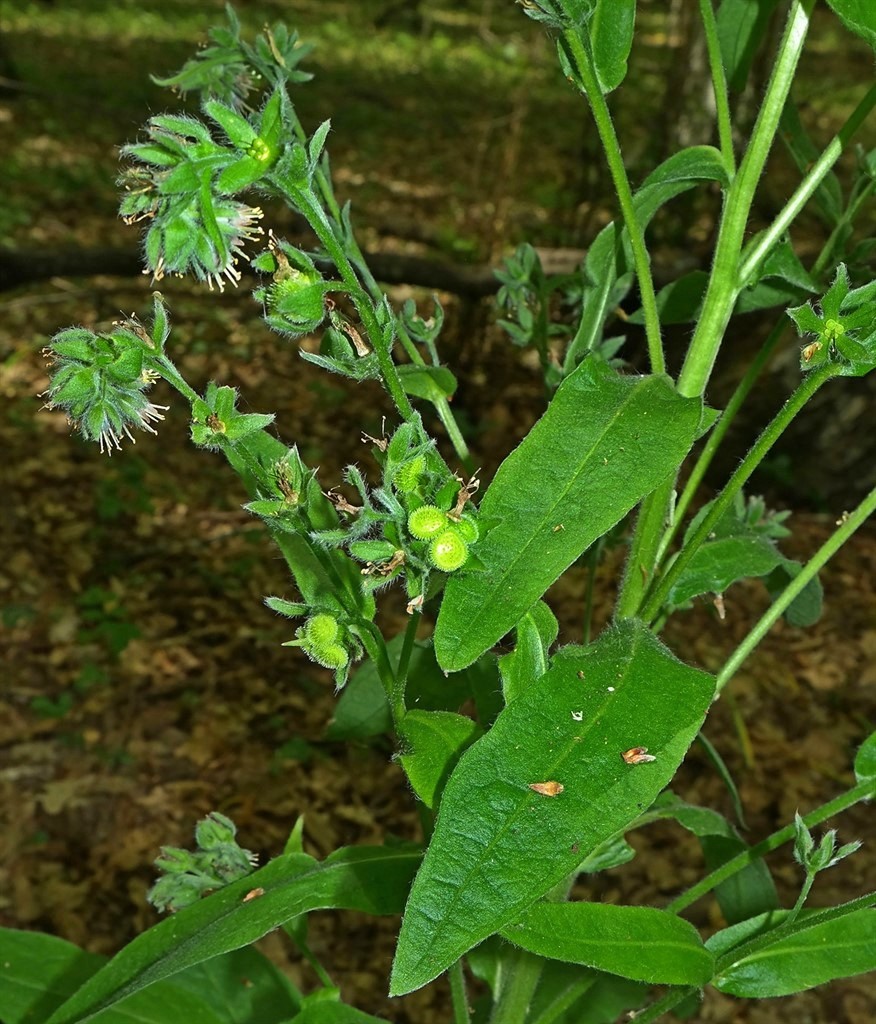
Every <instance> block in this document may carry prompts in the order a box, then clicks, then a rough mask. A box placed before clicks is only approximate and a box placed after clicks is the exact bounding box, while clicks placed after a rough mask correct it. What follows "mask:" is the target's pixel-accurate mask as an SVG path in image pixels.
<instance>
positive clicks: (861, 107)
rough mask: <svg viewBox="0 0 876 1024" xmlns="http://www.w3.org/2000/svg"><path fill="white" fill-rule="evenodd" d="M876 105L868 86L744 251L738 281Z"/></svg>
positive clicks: (749, 274)
mask: <svg viewBox="0 0 876 1024" xmlns="http://www.w3.org/2000/svg"><path fill="white" fill-rule="evenodd" d="M874 106H876V85H874V86H871V87H870V89H869V90H868V91H867V94H866V95H865V96H864V98H863V99H862V100H861V102H860V103H859V104H858V106H856V109H854V110H853V111H852V113H851V115H850V116H849V118H848V120H847V121H846V122H845V124H844V125H843V126H842V128H841V129H840V130H839V131H838V132H837V133H836V135H834V137H833V138H832V139H831V141H830V142H829V143H828V145H827V147H826V148H825V151H824V153H822V155H821V157H819V159H818V160H817V161H816V163H815V164H812V166H811V168H810V169H809V172H808V173H807V174H806V176H805V177H804V178H803V180H802V181H801V182H800V184H799V185H798V186H797V188H796V190H795V191H794V195H793V196H792V197H791V198H790V199H789V200H788V202H787V203H786V204H785V207H784V209H783V210H782V211H781V212H780V214H779V216H778V217H777V218H776V219H775V220H774V221H773V223H771V224H770V225H769V227H767V228H766V230H765V231H764V232H763V233H762V234H760V236H759V237H758V238H757V240H756V241H755V243H754V244H753V245H752V246H751V247H750V248H749V249H747V250H746V251H745V253H743V259H742V265H741V266H740V268H739V281H740V284H741V285H745V284H746V283H747V282H748V280H749V279H750V278H752V276H753V275H754V274H755V273H756V271H757V268H758V266H759V265H760V262H761V260H763V259H765V257H766V255H767V254H768V253H769V250H770V249H771V248H773V247H774V246H775V245H776V243H777V242H778V241H779V240H780V239H781V238H782V236H783V234H784V233H785V231H786V230H787V228H788V226H789V224H790V223H791V221H793V220H794V218H795V217H796V216H797V214H798V213H799V212H800V210H802V209H803V207H804V206H805V205H806V203H807V202H808V201H809V199H810V198H811V196H812V194H814V193H815V191H816V189H817V188H818V187H819V185H820V184H821V183H822V181H824V179H825V178H826V177H827V175H828V172H829V171H830V169H831V168H832V167H833V165H834V164H835V163H836V162H837V160H839V158H840V155H841V154H842V151H843V150H844V148H845V146H846V145H847V144H848V141H849V139H850V138H851V136H852V135H853V134H854V132H856V131H858V129H859V128H860V127H861V125H862V124H863V122H864V121H865V119H866V118H867V115H868V114H869V113H870V112H871V111H872V110H873V108H874Z"/></svg>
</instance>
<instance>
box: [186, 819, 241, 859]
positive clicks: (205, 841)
mask: <svg viewBox="0 0 876 1024" xmlns="http://www.w3.org/2000/svg"><path fill="white" fill-rule="evenodd" d="M235 835H237V827H236V826H235V824H234V822H233V821H232V820H231V819H230V818H226V817H225V815H224V814H220V813H219V811H211V812H210V814H208V815H207V817H206V818H202V819H201V820H200V821H199V822H198V824H197V827H196V828H195V841H196V842H197V844H198V846H199V847H200V848H201V849H202V850H214V849H216V848H217V847H219V846H221V845H222V844H223V843H233V842H234V837H235Z"/></svg>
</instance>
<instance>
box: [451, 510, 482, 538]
mask: <svg viewBox="0 0 876 1024" xmlns="http://www.w3.org/2000/svg"><path fill="white" fill-rule="evenodd" d="M452 529H454V530H456V532H457V533H458V534H459V536H460V537H462V539H463V540H464V541H465V542H466V544H474V542H475V541H476V540H477V539H478V537H479V536H480V534H481V531H480V530H479V529H478V524H477V523H476V522H475V520H474V519H472V518H471V516H463V517H462V518H461V519H460V520H459V522H456V523H453V526H452Z"/></svg>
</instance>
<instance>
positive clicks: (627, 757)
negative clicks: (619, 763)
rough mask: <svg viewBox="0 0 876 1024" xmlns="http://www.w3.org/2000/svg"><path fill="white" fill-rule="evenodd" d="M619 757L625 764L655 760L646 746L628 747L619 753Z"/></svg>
mask: <svg viewBox="0 0 876 1024" xmlns="http://www.w3.org/2000/svg"><path fill="white" fill-rule="evenodd" d="M621 757H622V758H623V759H624V761H626V763H627V764H647V762H648V761H656V760H657V758H656V757H655V756H654V755H653V754H649V753H648V748H647V747H630V749H629V750H625V751H624V752H623V753H622V754H621Z"/></svg>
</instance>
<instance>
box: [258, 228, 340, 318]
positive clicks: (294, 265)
mask: <svg viewBox="0 0 876 1024" xmlns="http://www.w3.org/2000/svg"><path fill="white" fill-rule="evenodd" d="M252 264H253V266H254V267H255V268H256V270H261V271H263V272H268V273H270V274H272V275H273V282H272V283H271V284H269V285H267V286H265V287H262V288H257V289H256V290H255V291H254V292H253V296H254V297H255V298H256V299H257V300H258V301H259V302H261V303H263V304H264V307H265V321H266V322H267V324H268V325H269V326H270V327H273V329H274V330H275V331H279V332H280V333H282V334H289V335H291V336H292V337H298V336H300V335H302V334H309V333H310V332H311V331H315V330H316V328H317V327H319V325H320V324H321V323H322V322H323V320H324V319H325V315H326V306H325V296H326V292H327V291H329V290H330V288H331V285H330V284H329V283H328V282H326V281H325V280H324V278H323V276H322V274H320V272H319V270H317V268H316V265H315V264H314V262H313V260H312V259H311V258H310V257H309V256H307V255H306V254H305V253H303V252H299V251H298V250H297V249H296V248H295V247H294V246H291V245H289V244H288V242H283V241H280V240H279V239H276V238H274V237H273V236H272V237H271V239H270V249H269V250H268V251H267V252H265V253H261V254H260V255H259V256H257V257H256V258H255V259H254V260H253V261H252Z"/></svg>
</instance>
